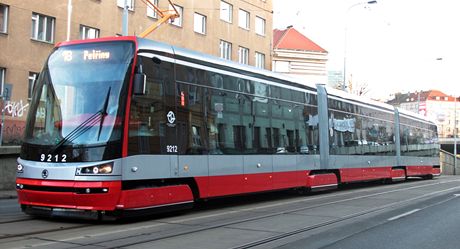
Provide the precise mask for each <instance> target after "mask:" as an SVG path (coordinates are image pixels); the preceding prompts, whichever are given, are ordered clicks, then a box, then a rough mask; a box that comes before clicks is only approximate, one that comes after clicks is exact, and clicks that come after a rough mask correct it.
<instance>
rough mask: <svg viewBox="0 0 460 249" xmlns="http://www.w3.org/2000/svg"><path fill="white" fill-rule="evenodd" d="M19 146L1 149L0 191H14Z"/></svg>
mask: <svg viewBox="0 0 460 249" xmlns="http://www.w3.org/2000/svg"><path fill="white" fill-rule="evenodd" d="M19 149H20V147H19V146H2V147H0V190H14V189H15V181H16V167H17V163H16V159H17V158H18V157H19Z"/></svg>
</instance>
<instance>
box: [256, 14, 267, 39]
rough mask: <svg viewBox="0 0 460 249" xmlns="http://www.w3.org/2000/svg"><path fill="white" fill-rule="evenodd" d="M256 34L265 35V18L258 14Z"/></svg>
mask: <svg viewBox="0 0 460 249" xmlns="http://www.w3.org/2000/svg"><path fill="white" fill-rule="evenodd" d="M256 34H258V35H263V36H265V19H263V18H261V17H258V16H256Z"/></svg>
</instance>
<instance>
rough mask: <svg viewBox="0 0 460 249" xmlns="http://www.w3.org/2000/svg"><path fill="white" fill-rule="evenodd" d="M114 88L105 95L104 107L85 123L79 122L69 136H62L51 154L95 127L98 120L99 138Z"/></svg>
mask: <svg viewBox="0 0 460 249" xmlns="http://www.w3.org/2000/svg"><path fill="white" fill-rule="evenodd" d="M111 89H112V88H111V87H109V90H108V91H107V96H106V97H105V100H104V105H103V106H102V109H101V110H99V111H97V112H96V113H94V114H93V115H91V116H90V117H89V118H88V119H86V120H85V121H83V123H81V124H79V125H78V126H77V127H75V129H74V130H72V131H71V132H70V133H69V134H67V136H65V137H64V138H62V139H61V140H60V141H59V142H58V143H57V144H56V145H55V146H53V148H52V149H51V152H50V153H51V154H54V153H55V152H57V151H58V150H59V149H61V148H62V146H63V145H64V144H65V143H67V142H72V141H74V140H75V139H77V138H78V137H79V136H81V135H82V134H84V133H85V132H86V131H88V130H89V129H91V128H93V127H94V126H95V125H96V124H97V123H98V122H99V132H98V138H97V140H99V137H100V135H101V130H102V124H103V123H104V119H105V117H106V116H107V108H108V104H109V97H110V90H111Z"/></svg>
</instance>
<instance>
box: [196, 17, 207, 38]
mask: <svg viewBox="0 0 460 249" xmlns="http://www.w3.org/2000/svg"><path fill="white" fill-rule="evenodd" d="M193 19H194V21H193V30H194V31H195V32H197V33H200V34H206V16H203V15H201V14H198V13H195V14H194V17H193Z"/></svg>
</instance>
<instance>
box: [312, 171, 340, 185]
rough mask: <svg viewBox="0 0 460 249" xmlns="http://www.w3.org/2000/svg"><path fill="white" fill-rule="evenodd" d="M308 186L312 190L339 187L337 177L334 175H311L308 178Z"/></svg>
mask: <svg viewBox="0 0 460 249" xmlns="http://www.w3.org/2000/svg"><path fill="white" fill-rule="evenodd" d="M306 185H307V187H311V188H315V187H321V186H331V185H337V176H336V175H335V174H333V173H329V174H319V175H310V176H308V177H307V184H306Z"/></svg>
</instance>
